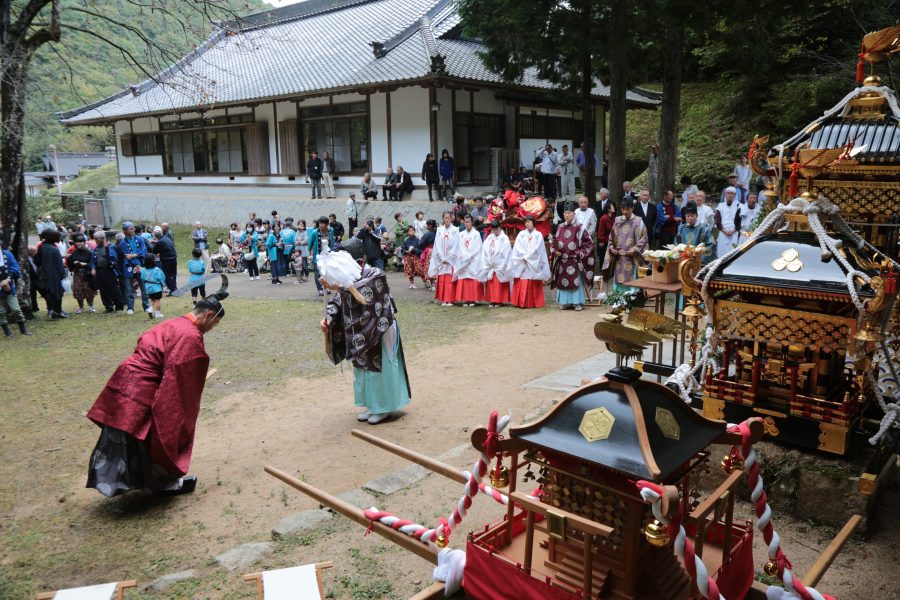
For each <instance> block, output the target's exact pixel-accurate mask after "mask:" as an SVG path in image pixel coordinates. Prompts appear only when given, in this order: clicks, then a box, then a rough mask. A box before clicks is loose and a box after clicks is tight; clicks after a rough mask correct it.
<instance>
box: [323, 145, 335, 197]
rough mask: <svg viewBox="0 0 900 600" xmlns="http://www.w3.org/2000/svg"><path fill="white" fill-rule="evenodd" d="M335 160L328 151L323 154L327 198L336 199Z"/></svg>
mask: <svg viewBox="0 0 900 600" xmlns="http://www.w3.org/2000/svg"><path fill="white" fill-rule="evenodd" d="M332 175H334V159H333V158H331V155H330V154H328V150H326V151H325V152H323V153H322V183H324V184H325V197H326V198H334V197H335V196H334V180H333V179H332Z"/></svg>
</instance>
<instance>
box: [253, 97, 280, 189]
mask: <svg viewBox="0 0 900 600" xmlns="http://www.w3.org/2000/svg"><path fill="white" fill-rule="evenodd" d="M279 118H280V117H279ZM255 121H256V122H257V123H265V124H266V125H267V128H268V130H269V172H270V173H277V172H278V163H277V162H276V160H275V146H276V140H275V108H274V105H273V104H271V103H269V104H260V105H259V106H257V107H256V119H255Z"/></svg>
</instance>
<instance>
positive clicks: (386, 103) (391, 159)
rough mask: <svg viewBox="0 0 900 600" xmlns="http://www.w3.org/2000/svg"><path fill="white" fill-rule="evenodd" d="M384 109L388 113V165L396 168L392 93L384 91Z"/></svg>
mask: <svg viewBox="0 0 900 600" xmlns="http://www.w3.org/2000/svg"><path fill="white" fill-rule="evenodd" d="M384 110H385V112H386V113H387V115H386V117H387V121H386V122H387V150H388V152H387V162H388V166H389V167H391V168H394V157H393V155H392V153H391V93H390V92H389V91H387V92H385V93H384Z"/></svg>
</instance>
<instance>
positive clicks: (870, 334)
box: [853, 321, 885, 343]
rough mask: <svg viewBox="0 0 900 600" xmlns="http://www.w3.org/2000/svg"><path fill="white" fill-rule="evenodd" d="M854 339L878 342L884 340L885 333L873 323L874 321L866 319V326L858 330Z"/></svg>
mask: <svg viewBox="0 0 900 600" xmlns="http://www.w3.org/2000/svg"><path fill="white" fill-rule="evenodd" d="M853 339H854V340H856V341H857V342H872V343H878V342H883V341H884V339H885V338H884V335H882V333H881V332H880V331H878V330H877V329H875V326H874V325H872V321H866V326H865V327H863V328H862V329H860V330H859V331H857V332H856V335H854V336H853Z"/></svg>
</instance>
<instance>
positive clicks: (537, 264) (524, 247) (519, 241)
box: [509, 222, 550, 281]
mask: <svg viewBox="0 0 900 600" xmlns="http://www.w3.org/2000/svg"><path fill="white" fill-rule="evenodd" d="M528 223H529V222H526V225H525V226H526V229H524V230H522V231H520V232H519V235H517V236H516V243H515V244H513V249H512V253H511V254H510V256H509V273H510V275H511V276H512V277H513V278H515V279H537V280H539V281H547V280H548V279H550V261H548V260H547V247H546V246H545V245H544V236H542V235H541V232H539V231H538V230H536V229H531V230H529V229H527V227H528Z"/></svg>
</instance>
